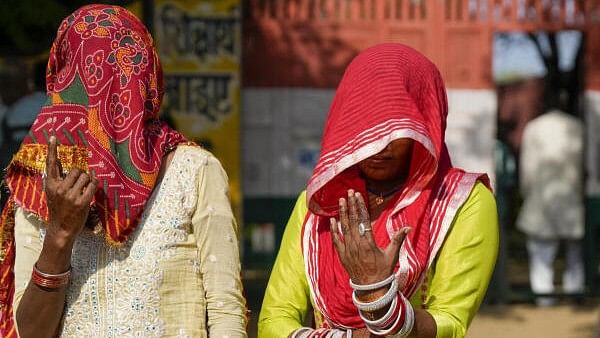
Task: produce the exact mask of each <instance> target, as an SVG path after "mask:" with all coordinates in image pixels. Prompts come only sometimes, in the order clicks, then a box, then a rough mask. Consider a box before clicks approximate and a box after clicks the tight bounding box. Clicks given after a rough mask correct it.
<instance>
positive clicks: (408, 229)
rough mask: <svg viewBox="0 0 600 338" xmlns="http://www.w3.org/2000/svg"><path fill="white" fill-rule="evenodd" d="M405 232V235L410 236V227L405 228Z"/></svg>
mask: <svg viewBox="0 0 600 338" xmlns="http://www.w3.org/2000/svg"><path fill="white" fill-rule="evenodd" d="M402 231H404V234H405V235H406V234H408V233H409V232H410V228H409V227H404V229H403V230H402Z"/></svg>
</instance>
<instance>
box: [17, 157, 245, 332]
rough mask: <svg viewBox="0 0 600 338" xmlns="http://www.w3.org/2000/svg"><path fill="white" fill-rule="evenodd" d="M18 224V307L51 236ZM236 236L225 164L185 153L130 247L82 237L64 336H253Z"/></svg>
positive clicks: (26, 220)
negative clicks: (45, 241) (248, 325)
mask: <svg viewBox="0 0 600 338" xmlns="http://www.w3.org/2000/svg"><path fill="white" fill-rule="evenodd" d="M122 198H126V197H124V196H123V197H122ZM15 222H16V225H15V237H16V246H17V250H16V252H17V255H16V264H15V278H16V292H15V309H16V308H17V306H18V302H19V301H20V299H21V296H22V295H23V292H24V291H25V288H26V286H27V283H28V282H29V279H30V276H31V269H32V266H33V264H34V263H35V261H36V260H37V258H38V256H39V254H40V252H41V248H42V243H43V237H44V232H45V231H44V224H42V223H41V222H39V221H38V220H37V219H36V218H34V217H32V216H27V215H26V213H24V212H23V211H22V210H21V209H18V210H17V214H16V220H15ZM237 231H238V229H237V225H236V222H235V219H234V217H233V214H232V212H231V207H230V204H229V199H228V194H227V175H226V174H225V171H224V170H223V168H222V167H221V164H220V163H219V161H218V160H217V159H216V158H215V157H214V156H213V155H211V154H210V153H209V152H207V151H205V150H203V149H201V148H199V147H190V146H179V147H178V148H177V150H176V151H175V154H174V157H173V160H172V162H171V165H170V166H169V167H168V169H167V171H166V173H165V176H164V178H163V179H162V181H161V182H159V183H157V187H156V188H155V189H154V192H153V194H152V195H151V197H150V199H149V200H148V203H147V206H146V210H145V211H144V213H143V216H142V219H141V222H140V224H139V226H138V228H137V229H136V230H135V232H134V233H133V235H132V236H131V237H130V239H129V241H128V242H127V243H126V244H125V245H124V246H123V247H121V248H116V247H111V246H109V245H108V244H107V243H106V241H105V239H104V236H103V234H98V235H96V234H94V233H93V232H92V231H90V230H87V229H85V230H84V231H83V232H82V234H81V235H80V236H79V237H78V239H77V241H76V243H75V246H74V248H73V256H72V277H71V278H72V279H71V283H70V285H69V287H68V289H67V297H66V307H65V313H64V317H63V329H62V335H61V337H163V336H167V337H207V336H210V337H219V338H221V337H223V338H225V337H228V338H233V337H246V333H245V325H246V313H245V312H246V306H245V299H244V298H243V296H242V291H241V290H242V285H241V282H240V261H239V250H238V232H237Z"/></svg>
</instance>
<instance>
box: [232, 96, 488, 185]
mask: <svg viewBox="0 0 600 338" xmlns="http://www.w3.org/2000/svg"><path fill="white" fill-rule="evenodd" d="M334 93H335V91H334V90H333V89H300V88H244V89H243V90H242V133H243V134H242V152H243V155H242V159H243V164H242V169H243V173H242V174H243V191H244V194H245V195H246V196H252V197H258V196H295V195H297V194H298V192H300V191H301V190H302V189H304V188H305V186H306V182H307V181H308V178H309V177H310V175H311V172H312V168H313V166H314V161H316V160H317V159H318V155H319V149H320V144H321V135H322V131H323V126H324V123H325V119H326V116H327V112H328V110H329V105H330V103H331V100H332V98H333V95H334ZM448 99H449V105H450V112H449V116H448V129H447V132H446V142H447V144H448V149H449V151H450V155H451V157H452V159H453V162H454V165H455V166H459V167H462V168H464V169H467V170H469V171H476V172H486V173H488V174H489V175H490V176H492V175H493V173H494V164H493V150H494V139H495V133H496V94H495V92H494V91H491V90H449V91H448Z"/></svg>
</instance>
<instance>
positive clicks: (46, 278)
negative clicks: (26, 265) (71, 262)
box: [31, 265, 71, 289]
mask: <svg viewBox="0 0 600 338" xmlns="http://www.w3.org/2000/svg"><path fill="white" fill-rule="evenodd" d="M70 277H71V268H69V270H67V271H66V272H63V273H59V274H49V273H44V272H42V271H40V270H39V269H38V268H37V266H36V265H33V271H32V272H31V281H32V282H33V283H34V284H35V285H37V286H41V287H43V288H47V289H59V288H61V287H63V286H65V285H67V284H69V278H70Z"/></svg>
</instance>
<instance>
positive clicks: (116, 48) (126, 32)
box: [108, 27, 148, 88]
mask: <svg viewBox="0 0 600 338" xmlns="http://www.w3.org/2000/svg"><path fill="white" fill-rule="evenodd" d="M111 48H112V52H111V53H110V55H109V56H108V63H109V64H112V65H115V66H116V68H117V69H118V70H119V72H120V74H121V78H120V80H121V88H123V87H125V86H127V84H128V83H129V80H130V79H131V75H132V74H135V75H139V74H140V73H141V72H143V71H145V70H146V66H147V65H148V50H147V49H146V43H145V42H144V40H143V39H142V38H141V37H140V36H139V35H138V34H137V33H136V32H135V31H132V30H131V29H128V28H125V27H121V29H119V31H118V32H116V33H115V35H114V39H113V41H112V42H111Z"/></svg>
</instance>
